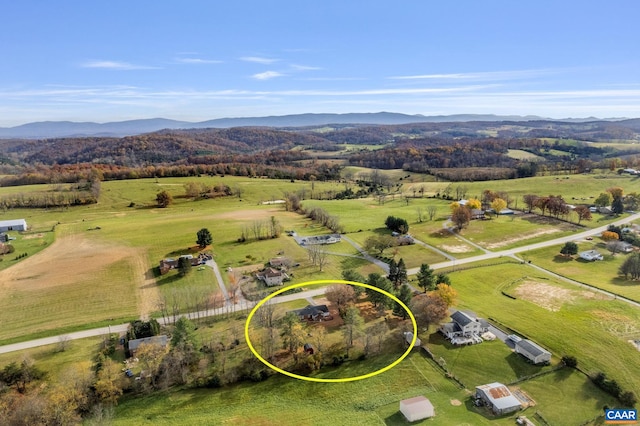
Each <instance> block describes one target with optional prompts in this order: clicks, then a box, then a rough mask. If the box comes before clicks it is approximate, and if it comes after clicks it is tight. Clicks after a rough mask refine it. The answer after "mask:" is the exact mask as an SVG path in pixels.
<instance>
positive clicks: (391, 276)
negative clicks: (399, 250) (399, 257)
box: [387, 259, 398, 284]
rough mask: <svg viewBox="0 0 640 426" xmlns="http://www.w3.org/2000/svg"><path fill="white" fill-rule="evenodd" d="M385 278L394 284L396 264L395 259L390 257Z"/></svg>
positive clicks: (396, 274)
mask: <svg viewBox="0 0 640 426" xmlns="http://www.w3.org/2000/svg"><path fill="white" fill-rule="evenodd" d="M387 278H388V279H389V281H391V282H392V283H394V284H395V283H396V281H397V280H398V264H397V263H396V261H395V259H391V262H389V275H387Z"/></svg>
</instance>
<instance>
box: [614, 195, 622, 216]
mask: <svg viewBox="0 0 640 426" xmlns="http://www.w3.org/2000/svg"><path fill="white" fill-rule="evenodd" d="M623 211H624V203H623V202H622V197H616V198H614V199H613V202H612V203H611V212H612V213H615V214H622V212H623Z"/></svg>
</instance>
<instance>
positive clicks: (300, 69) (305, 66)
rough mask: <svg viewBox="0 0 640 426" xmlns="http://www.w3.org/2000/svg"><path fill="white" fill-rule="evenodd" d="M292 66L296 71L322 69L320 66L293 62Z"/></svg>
mask: <svg viewBox="0 0 640 426" xmlns="http://www.w3.org/2000/svg"><path fill="white" fill-rule="evenodd" d="M291 68H292V69H293V70H295V71H316V70H321V69H322V68H320V67H312V66H308V65H297V64H291Z"/></svg>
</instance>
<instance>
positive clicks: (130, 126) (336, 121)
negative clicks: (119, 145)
mask: <svg viewBox="0 0 640 426" xmlns="http://www.w3.org/2000/svg"><path fill="white" fill-rule="evenodd" d="M536 120H546V121H563V122H572V123H581V122H589V121H599V120H600V119H598V118H594V117H589V118H578V119H576V118H567V119H561V120H552V119H549V118H544V117H539V116H532V115H527V116H519V115H507V116H505V115H493V114H456V115H437V116H424V115H420V114H418V115H409V114H400V113H392V112H377V113H348V114H293V115H283V116H268V117H238V118H219V119H214V120H207V121H200V122H189V121H178V120H170V119H165V118H152V119H140V120H128V121H117V122H109V123H94V122H72V121H41V122H34V123H27V124H22V125H20V126H15V127H0V138H2V139H11V138H18V139H46V138H60V137H85V136H102V137H123V136H132V135H139V134H143V133H149V132H155V131H158V130H162V129H204V128H221V129H222V128H231V127H249V126H251V127H278V128H287V127H306V126H322V125H329V124H331V125H348V124H369V125H384V124H409V123H438V122H467V121H536ZM617 120H622V119H618V118H612V119H605V121H617Z"/></svg>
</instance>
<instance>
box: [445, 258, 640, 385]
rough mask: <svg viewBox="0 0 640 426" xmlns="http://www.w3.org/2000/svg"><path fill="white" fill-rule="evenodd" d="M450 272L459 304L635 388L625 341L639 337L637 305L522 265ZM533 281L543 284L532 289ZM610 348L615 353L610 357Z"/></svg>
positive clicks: (638, 372) (634, 368) (634, 366)
mask: <svg viewBox="0 0 640 426" xmlns="http://www.w3.org/2000/svg"><path fill="white" fill-rule="evenodd" d="M450 277H451V280H452V281H453V282H454V283H455V284H454V287H455V289H456V290H457V291H458V294H459V300H460V303H459V306H460V307H461V308H465V309H471V310H473V311H475V312H476V313H477V314H478V315H479V316H481V317H484V318H489V319H491V318H493V319H495V320H496V321H498V322H499V323H502V324H505V325H506V326H507V327H510V328H511V329H513V330H515V331H517V332H518V333H520V334H523V335H525V336H528V337H529V338H531V339H532V340H534V341H536V342H537V343H538V344H540V345H542V346H543V347H546V348H548V349H549V350H550V351H551V352H552V354H554V356H555V357H562V356H563V355H575V356H576V357H577V358H578V362H579V365H580V366H581V367H582V368H584V369H585V370H587V371H589V372H593V373H595V372H598V371H605V372H607V374H608V375H610V376H611V377H614V378H615V379H616V380H618V382H619V383H621V385H622V386H623V387H624V388H626V389H640V364H638V363H637V362H636V361H637V357H638V351H637V350H636V349H635V348H634V347H633V346H632V345H631V344H630V343H629V342H628V341H627V340H629V339H630V338H632V337H633V336H635V338H638V337H640V328H639V327H637V326H635V327H634V326H633V324H640V310H638V309H637V308H635V307H633V306H630V305H628V304H626V303H623V302H620V301H617V300H611V299H608V298H606V297H604V296H599V295H597V294H594V293H592V292H589V291H588V290H583V289H580V288H578V287H575V286H570V285H569V284H562V283H558V282H556V281H554V280H552V279H549V278H548V277H547V276H545V275H540V273H539V272H536V270H534V269H532V268H530V267H529V266H527V265H514V264H504V265H497V266H486V267H479V268H473V269H468V270H465V271H457V272H453V273H450ZM523 277H526V279H525V280H524V281H528V283H527V284H524V283H523ZM532 283H533V284H532ZM535 283H542V284H544V285H542V286H538V287H539V288H536V285H535ZM522 286H524V288H523V289H521V290H518V288H519V287H522ZM500 291H505V292H508V293H509V294H511V295H515V297H516V298H517V299H516V300H513V299H510V298H508V297H505V296H503V295H502V294H501V293H500ZM520 291H521V292H522V293H519V292H520ZM628 325H631V326H630V327H629V326H628ZM602 348H607V351H603V350H602ZM613 353H614V354H616V356H615V357H612V356H610V354H613Z"/></svg>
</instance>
